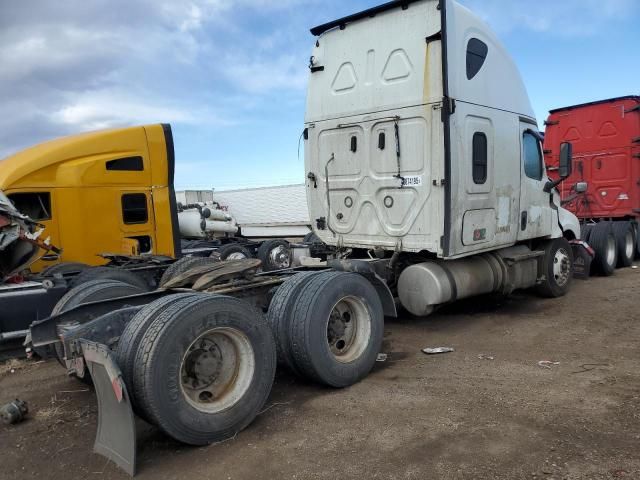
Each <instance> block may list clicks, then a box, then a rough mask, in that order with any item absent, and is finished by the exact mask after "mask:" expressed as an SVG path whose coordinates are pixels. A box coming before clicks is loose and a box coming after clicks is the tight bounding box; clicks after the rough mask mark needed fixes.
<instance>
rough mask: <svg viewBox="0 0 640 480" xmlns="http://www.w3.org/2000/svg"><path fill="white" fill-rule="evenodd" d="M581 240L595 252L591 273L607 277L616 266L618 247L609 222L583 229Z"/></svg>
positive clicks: (612, 272)
mask: <svg viewBox="0 0 640 480" xmlns="http://www.w3.org/2000/svg"><path fill="white" fill-rule="evenodd" d="M585 231H586V234H585V235H584V236H583V239H584V240H585V241H586V242H587V243H588V244H589V245H590V246H591V248H593V250H594V251H595V254H596V255H595V258H594V259H593V262H592V263H591V271H592V273H595V274H598V275H602V276H604V277H609V276H611V275H613V274H614V272H615V269H616V266H617V264H618V245H617V242H616V237H615V234H614V231H613V227H612V224H611V222H600V223H596V224H592V225H587V226H586V227H585Z"/></svg>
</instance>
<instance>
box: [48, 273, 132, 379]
mask: <svg viewBox="0 0 640 480" xmlns="http://www.w3.org/2000/svg"><path fill="white" fill-rule="evenodd" d="M143 292H144V290H142V289H140V288H138V287H136V286H134V285H129V284H128V283H123V282H117V281H113V280H92V281H89V282H85V283H83V284H82V285H78V286H77V287H75V288H72V289H71V290H69V291H68V292H67V293H65V294H64V296H63V297H62V298H61V299H60V300H59V301H58V303H56V305H55V307H53V310H52V311H51V316H54V315H57V314H59V313H62V312H65V311H67V310H70V309H72V308H74V307H77V306H78V305H82V304H84V303H90V302H97V301H100V300H108V299H111V298H117V297H123V296H126V295H135V294H138V293H143ZM54 349H55V351H56V358H57V360H58V362H59V363H60V365H62V366H63V367H64V368H67V365H66V364H65V361H64V350H63V348H62V345H60V343H56V344H54ZM87 378H88V376H85V377H84V378H82V379H81V380H83V381H85V379H87ZM85 383H88V382H85Z"/></svg>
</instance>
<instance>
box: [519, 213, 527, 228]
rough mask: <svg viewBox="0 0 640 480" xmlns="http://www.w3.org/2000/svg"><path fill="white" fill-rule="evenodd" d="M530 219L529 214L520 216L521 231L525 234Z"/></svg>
mask: <svg viewBox="0 0 640 480" xmlns="http://www.w3.org/2000/svg"><path fill="white" fill-rule="evenodd" d="M528 219H529V214H528V213H527V212H526V211H524V212H522V215H520V230H522V231H523V232H524V231H525V230H526V229H527V220H528Z"/></svg>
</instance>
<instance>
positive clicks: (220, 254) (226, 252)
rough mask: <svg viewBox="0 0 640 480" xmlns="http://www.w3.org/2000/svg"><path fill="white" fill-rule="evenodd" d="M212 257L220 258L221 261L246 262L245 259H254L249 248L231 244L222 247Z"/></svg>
mask: <svg viewBox="0 0 640 480" xmlns="http://www.w3.org/2000/svg"><path fill="white" fill-rule="evenodd" d="M211 257H212V258H219V259H220V260H244V259H245V258H253V254H252V253H251V252H250V251H249V249H248V248H245V247H243V246H242V245H236V244H234V243H230V244H227V245H223V246H221V247H220V248H219V249H218V250H217V251H216V252H213V253H212V254H211Z"/></svg>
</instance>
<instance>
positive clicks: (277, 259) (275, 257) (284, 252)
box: [269, 245, 291, 270]
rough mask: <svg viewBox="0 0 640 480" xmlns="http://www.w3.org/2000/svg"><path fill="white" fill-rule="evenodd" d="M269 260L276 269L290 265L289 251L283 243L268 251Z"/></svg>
mask: <svg viewBox="0 0 640 480" xmlns="http://www.w3.org/2000/svg"><path fill="white" fill-rule="evenodd" d="M269 260H270V261H271V265H273V266H274V267H276V268H277V269H279V270H280V269H283V268H289V266H290V265H291V258H290V252H289V249H288V248H287V247H285V246H284V245H278V246H277V247H276V248H274V249H272V250H271V251H270V252H269Z"/></svg>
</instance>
